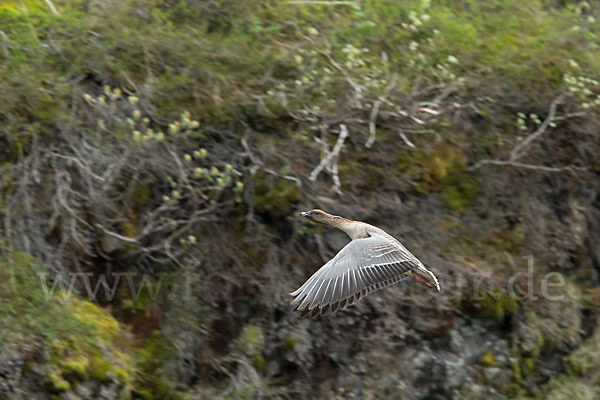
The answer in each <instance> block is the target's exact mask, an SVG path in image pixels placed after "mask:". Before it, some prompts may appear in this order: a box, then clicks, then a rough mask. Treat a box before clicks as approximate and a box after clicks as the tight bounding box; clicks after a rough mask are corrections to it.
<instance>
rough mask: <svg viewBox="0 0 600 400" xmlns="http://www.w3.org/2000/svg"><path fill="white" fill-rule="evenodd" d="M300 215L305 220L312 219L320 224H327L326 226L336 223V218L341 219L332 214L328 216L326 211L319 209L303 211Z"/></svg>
mask: <svg viewBox="0 0 600 400" xmlns="http://www.w3.org/2000/svg"><path fill="white" fill-rule="evenodd" d="M300 215H301V216H303V217H305V218H308V219H310V220H311V221H315V222H319V223H321V224H326V225H331V224H332V221H334V220H335V219H336V218H339V217H335V216H333V215H331V214H327V213H326V212H325V211H323V210H319V209H315V210H310V211H302V212H301V213H300Z"/></svg>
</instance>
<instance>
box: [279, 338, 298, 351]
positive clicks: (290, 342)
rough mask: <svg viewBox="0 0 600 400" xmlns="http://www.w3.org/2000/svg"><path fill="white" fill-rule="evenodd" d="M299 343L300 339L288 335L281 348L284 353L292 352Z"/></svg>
mask: <svg viewBox="0 0 600 400" xmlns="http://www.w3.org/2000/svg"><path fill="white" fill-rule="evenodd" d="M297 344H298V339H296V338H295V337H287V338H285V339H283V342H282V343H281V349H282V350H283V351H284V353H291V352H292V351H294V348H295V347H296V345H297Z"/></svg>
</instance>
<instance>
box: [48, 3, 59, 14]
mask: <svg viewBox="0 0 600 400" xmlns="http://www.w3.org/2000/svg"><path fill="white" fill-rule="evenodd" d="M44 1H45V2H46V4H48V7H50V11H52V14H54V15H59V14H58V11H57V10H56V7H54V4H52V1H50V0H44Z"/></svg>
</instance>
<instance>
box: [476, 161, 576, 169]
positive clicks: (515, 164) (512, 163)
mask: <svg viewBox="0 0 600 400" xmlns="http://www.w3.org/2000/svg"><path fill="white" fill-rule="evenodd" d="M487 164H492V165H507V166H510V167H517V168H525V169H532V170H536V171H543V172H565V171H571V172H573V171H585V170H587V169H586V168H581V167H577V166H574V165H569V166H567V167H546V166H544V165H534V164H525V163H520V162H517V161H502V160H481V161H479V162H478V163H477V164H475V165H473V166H471V167H469V168H467V171H474V170H476V169H478V168H480V167H482V166H483V165H487Z"/></svg>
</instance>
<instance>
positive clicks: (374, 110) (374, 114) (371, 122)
mask: <svg viewBox="0 0 600 400" xmlns="http://www.w3.org/2000/svg"><path fill="white" fill-rule="evenodd" d="M380 106H381V100H375V102H374V103H373V108H372V109H371V116H370V117H369V139H368V140H367V143H365V147H366V148H367V149H370V148H371V146H373V143H375V135H376V130H375V120H376V119H377V113H379V107H380Z"/></svg>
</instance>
